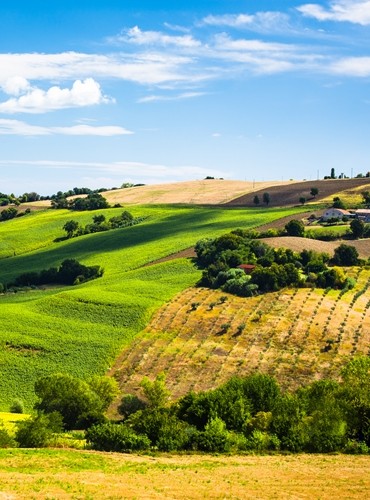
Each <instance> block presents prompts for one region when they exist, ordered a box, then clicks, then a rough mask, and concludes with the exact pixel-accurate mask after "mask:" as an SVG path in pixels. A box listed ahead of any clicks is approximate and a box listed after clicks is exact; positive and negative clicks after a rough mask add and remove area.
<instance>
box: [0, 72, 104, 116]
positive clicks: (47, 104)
mask: <svg viewBox="0 0 370 500" xmlns="http://www.w3.org/2000/svg"><path fill="white" fill-rule="evenodd" d="M3 90H5V91H6V92H8V93H10V94H13V95H14V94H15V95H17V96H18V95H19V94H20V93H21V92H24V93H23V94H22V95H20V96H18V97H12V98H10V99H8V100H7V101H5V102H2V103H0V113H7V114H14V113H45V112H46V111H53V110H57V109H64V108H73V107H84V106H92V105H96V104H102V103H107V102H109V101H110V99H109V98H107V97H106V96H104V95H103V94H102V91H101V88H100V85H99V83H97V82H96V81H95V80H94V79H93V78H86V79H85V80H83V81H81V80H76V81H75V82H74V83H73V85H72V87H71V88H70V89H69V88H61V87H58V86H53V87H50V88H49V89H48V90H42V89H39V88H32V87H31V86H30V85H29V84H28V82H27V80H26V79H24V78H22V77H17V78H13V79H8V80H7V82H6V83H5V85H3Z"/></svg>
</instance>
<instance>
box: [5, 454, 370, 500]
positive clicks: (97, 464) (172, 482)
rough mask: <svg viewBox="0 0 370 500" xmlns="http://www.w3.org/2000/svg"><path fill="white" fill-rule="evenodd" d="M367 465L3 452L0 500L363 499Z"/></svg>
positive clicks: (298, 458) (307, 458)
mask: <svg viewBox="0 0 370 500" xmlns="http://www.w3.org/2000/svg"><path fill="white" fill-rule="evenodd" d="M369 466H370V458H369V457H368V456H348V455H325V456H323V455H291V456H279V455H277V456H244V457H241V456H223V457H220V456H210V455H196V456H167V455H159V456H137V455H123V454H118V453H109V454H108V453H105V454H104V453H98V452H78V451H69V450H32V451H30V450H2V453H1V461H0V488H1V492H0V498H1V499H7V500H32V499H51V498H54V499H94V500H100V499H110V500H114V499H116V500H119V499H123V498H126V499H131V498H132V499H134V498H136V499H138V498H140V499H172V500H174V499H177V500H180V499H184V500H185V499H203V498H208V499H224V498H229V499H255V498H259V499H272V498H274V499H297V498H304V499H317V498H320V499H323V500H324V499H328V500H329V499H330V500H331V499H332V498H336V499H338V500H340V499H342V500H344V499H346V500H348V499H363V498H366V496H367V494H368V492H369V489H370V472H369V470H370V467H369Z"/></svg>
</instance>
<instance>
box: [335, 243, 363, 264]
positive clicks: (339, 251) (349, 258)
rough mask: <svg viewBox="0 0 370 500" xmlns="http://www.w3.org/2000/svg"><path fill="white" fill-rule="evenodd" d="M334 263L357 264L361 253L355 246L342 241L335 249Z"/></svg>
mask: <svg viewBox="0 0 370 500" xmlns="http://www.w3.org/2000/svg"><path fill="white" fill-rule="evenodd" d="M333 264H335V265H337V266H356V265H358V264H359V255H358V251H357V250H356V248H355V247H352V246H350V245H345V244H344V243H342V244H341V245H339V247H337V248H336V249H335V250H334V257H333Z"/></svg>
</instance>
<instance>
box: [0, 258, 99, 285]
mask: <svg viewBox="0 0 370 500" xmlns="http://www.w3.org/2000/svg"><path fill="white" fill-rule="evenodd" d="M103 273H104V271H103V269H102V268H101V267H100V266H84V265H83V264H81V263H80V262H78V261H77V260H75V259H65V260H64V261H63V262H62V263H61V265H60V266H59V267H51V268H50V269H42V270H41V271H40V272H36V271H31V272H28V273H23V274H20V275H19V276H17V277H16V279H15V280H14V284H13V283H10V284H8V286H13V285H14V286H32V285H35V286H38V285H48V284H56V283H60V284H64V285H79V284H80V283H83V282H85V281H89V280H93V279H96V278H100V277H101V276H103Z"/></svg>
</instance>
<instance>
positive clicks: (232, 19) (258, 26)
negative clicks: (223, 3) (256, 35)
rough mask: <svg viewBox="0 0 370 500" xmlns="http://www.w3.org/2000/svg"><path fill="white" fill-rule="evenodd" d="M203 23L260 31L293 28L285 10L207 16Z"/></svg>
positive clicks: (288, 29) (268, 31)
mask: <svg viewBox="0 0 370 500" xmlns="http://www.w3.org/2000/svg"><path fill="white" fill-rule="evenodd" d="M202 24H205V25H210V26H227V27H229V28H239V29H242V28H243V29H250V30H254V31H260V32H267V33H270V34H271V33H273V32H281V31H284V32H287V31H290V30H291V29H292V28H291V26H290V22H289V16H288V15H287V14H284V13H283V12H273V11H267V12H257V13H256V14H224V15H220V16H213V15H210V16H207V17H205V18H204V19H203V20H202Z"/></svg>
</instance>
